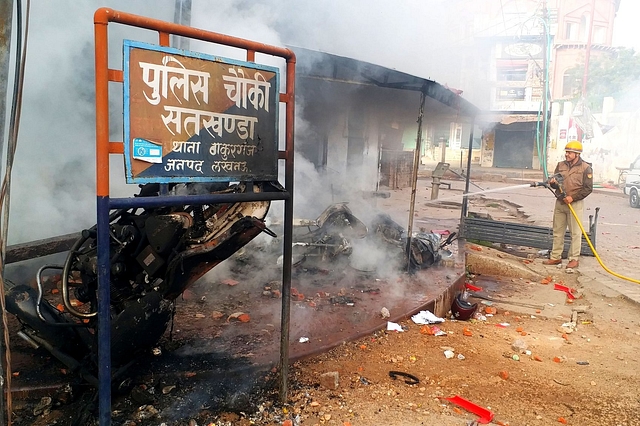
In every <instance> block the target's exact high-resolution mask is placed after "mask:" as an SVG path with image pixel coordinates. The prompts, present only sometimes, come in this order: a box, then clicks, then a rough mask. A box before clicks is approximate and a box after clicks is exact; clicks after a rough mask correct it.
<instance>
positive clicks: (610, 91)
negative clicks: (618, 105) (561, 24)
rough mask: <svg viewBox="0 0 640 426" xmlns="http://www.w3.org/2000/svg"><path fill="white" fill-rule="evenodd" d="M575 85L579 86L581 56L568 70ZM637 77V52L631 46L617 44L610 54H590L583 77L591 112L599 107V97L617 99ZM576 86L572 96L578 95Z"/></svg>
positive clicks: (639, 70) (639, 64) (639, 68)
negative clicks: (585, 79) (587, 67)
mask: <svg viewBox="0 0 640 426" xmlns="http://www.w3.org/2000/svg"><path fill="white" fill-rule="evenodd" d="M569 74H570V75H571V77H572V78H574V79H575V81H576V82H580V84H577V87H578V88H581V87H582V77H583V74H584V60H583V61H582V63H581V64H580V63H579V64H578V65H576V66H575V67H574V68H572V69H571V70H570V71H569ZM639 81H640V54H638V53H636V52H635V51H634V50H633V49H627V48H619V49H617V50H616V51H615V52H614V53H612V54H610V55H606V54H605V55H598V56H596V55H593V54H592V56H591V60H590V63H589V74H588V78H587V106H588V107H589V108H590V109H591V111H592V112H601V111H602V101H603V99H604V98H605V97H607V96H611V97H613V98H615V99H616V100H619V99H621V98H622V97H623V96H624V95H626V94H627V93H628V91H629V90H630V89H631V88H634V87H637V85H638V82H639ZM581 95H582V94H581V93H580V89H578V90H577V93H575V97H576V98H577V99H579V98H580V97H581Z"/></svg>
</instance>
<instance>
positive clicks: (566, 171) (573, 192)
mask: <svg viewBox="0 0 640 426" xmlns="http://www.w3.org/2000/svg"><path fill="white" fill-rule="evenodd" d="M557 173H560V174H561V175H562V177H563V178H564V181H563V185H562V187H563V188H564V191H565V195H567V196H571V198H573V202H571V207H573V210H574V211H575V212H576V215H577V216H578V217H579V218H580V219H582V214H583V212H584V201H583V200H584V199H585V198H586V197H587V195H589V194H591V192H592V191H593V170H592V169H591V164H589V163H587V162H586V161H583V160H582V158H580V159H579V160H578V162H577V163H576V164H574V165H573V166H572V165H570V164H569V163H568V162H567V161H561V162H559V163H558V165H557V166H556V170H555V171H554V174H557ZM555 192H556V196H557V197H558V199H557V200H556V205H555V208H554V210H553V249H552V250H551V255H550V256H549V257H550V258H551V259H554V260H555V259H561V257H562V251H563V249H564V233H565V231H566V229H567V226H568V227H569V233H570V234H571V245H570V247H569V255H568V258H569V260H578V258H579V257H580V245H581V243H582V231H581V230H580V226H579V225H578V222H577V221H576V219H575V218H574V217H573V215H572V214H571V210H570V209H569V206H568V205H567V204H565V202H564V201H562V200H561V198H562V197H563V195H562V194H561V192H560V189H559V188H558V189H556V191H555Z"/></svg>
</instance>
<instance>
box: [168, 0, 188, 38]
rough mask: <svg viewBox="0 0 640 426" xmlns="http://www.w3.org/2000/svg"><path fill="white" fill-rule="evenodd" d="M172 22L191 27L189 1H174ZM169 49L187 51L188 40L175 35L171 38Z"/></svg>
mask: <svg viewBox="0 0 640 426" xmlns="http://www.w3.org/2000/svg"><path fill="white" fill-rule="evenodd" d="M173 22H175V23H176V24H180V25H186V26H188V27H189V26H191V0H176V2H175V12H174V14H173ZM171 47H175V48H178V49H182V50H189V39H188V38H186V37H180V36H177V35H172V36H171Z"/></svg>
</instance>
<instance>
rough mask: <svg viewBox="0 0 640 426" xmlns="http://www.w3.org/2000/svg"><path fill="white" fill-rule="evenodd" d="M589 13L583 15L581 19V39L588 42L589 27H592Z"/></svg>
mask: <svg viewBox="0 0 640 426" xmlns="http://www.w3.org/2000/svg"><path fill="white" fill-rule="evenodd" d="M589 18H590V16H589V14H588V13H585V14H583V15H582V18H580V38H581V39H582V41H587V39H588V37H589V25H591V19H589Z"/></svg>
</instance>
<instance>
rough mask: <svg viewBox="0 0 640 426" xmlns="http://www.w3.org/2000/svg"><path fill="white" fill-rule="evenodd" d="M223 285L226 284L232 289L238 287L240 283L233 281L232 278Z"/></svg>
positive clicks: (223, 281)
mask: <svg viewBox="0 0 640 426" xmlns="http://www.w3.org/2000/svg"><path fill="white" fill-rule="evenodd" d="M222 284H226V285H228V286H230V287H233V286H236V285H238V284H239V282H238V281H236V280H232V279H231V278H227V279H226V280H222Z"/></svg>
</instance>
